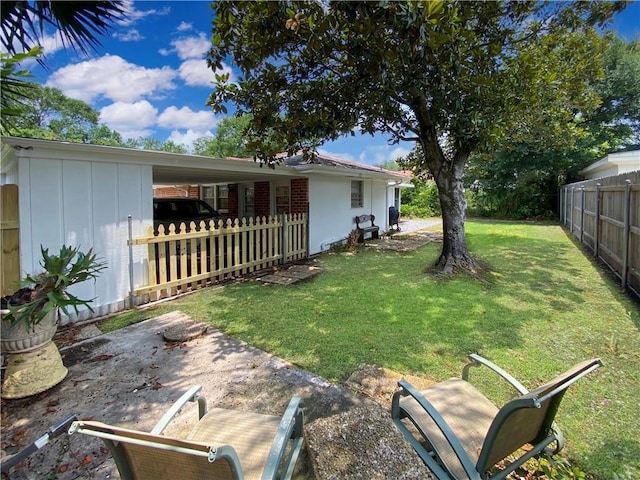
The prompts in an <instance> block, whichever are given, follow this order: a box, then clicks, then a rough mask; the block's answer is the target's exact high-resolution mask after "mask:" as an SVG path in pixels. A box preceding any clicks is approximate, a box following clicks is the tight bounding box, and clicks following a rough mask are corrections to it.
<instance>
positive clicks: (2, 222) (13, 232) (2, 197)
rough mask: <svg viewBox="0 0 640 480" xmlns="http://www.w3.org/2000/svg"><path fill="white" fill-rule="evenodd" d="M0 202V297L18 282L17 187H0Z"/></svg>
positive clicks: (9, 291)
mask: <svg viewBox="0 0 640 480" xmlns="http://www.w3.org/2000/svg"><path fill="white" fill-rule="evenodd" d="M0 201H2V205H1V206H0V207H1V208H0V246H1V247H2V256H1V257H0V263H1V265H2V267H1V268H0V296H5V295H10V294H12V293H13V292H14V291H15V282H17V281H19V280H20V217H19V208H18V186H17V185H2V186H0Z"/></svg>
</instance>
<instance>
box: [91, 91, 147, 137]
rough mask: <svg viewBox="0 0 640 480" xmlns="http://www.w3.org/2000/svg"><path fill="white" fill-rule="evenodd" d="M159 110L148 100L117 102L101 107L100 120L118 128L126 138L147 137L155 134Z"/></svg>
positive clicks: (112, 127) (115, 128) (113, 127)
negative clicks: (153, 127) (154, 128)
mask: <svg viewBox="0 0 640 480" xmlns="http://www.w3.org/2000/svg"><path fill="white" fill-rule="evenodd" d="M157 117H158V110H157V109H156V108H155V107H154V106H153V105H151V104H150V103H149V102H147V101H146V100H141V101H139V102H135V103H125V102H115V103H113V104H111V105H108V106H106V107H103V108H102V109H100V122H101V123H106V124H107V125H108V126H109V128H111V129H113V130H117V131H118V132H120V134H121V135H122V136H123V137H125V138H138V137H146V136H150V135H152V134H153V130H152V128H151V127H152V126H153V125H155V123H156V120H157Z"/></svg>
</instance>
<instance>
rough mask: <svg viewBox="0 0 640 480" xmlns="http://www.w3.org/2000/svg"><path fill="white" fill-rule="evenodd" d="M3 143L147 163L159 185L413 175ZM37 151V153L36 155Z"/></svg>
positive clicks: (298, 161)
mask: <svg viewBox="0 0 640 480" xmlns="http://www.w3.org/2000/svg"><path fill="white" fill-rule="evenodd" d="M2 143H3V144H6V145H10V146H11V147H13V149H14V151H15V152H16V156H18V157H31V156H37V157H38V158H51V159H67V160H80V161H96V162H109V163H123V164H138V165H149V166H151V167H152V168H153V183H154V184H158V185H162V184H165V185H173V184H182V185H185V184H192V185H197V184H207V183H230V182H252V181H259V180H265V178H273V177H301V176H308V175H309V174H313V173H319V174H334V175H335V174H337V175H342V176H346V177H355V178H378V179H381V180H382V179H386V180H388V181H395V182H402V181H407V180H408V179H409V177H407V175H406V174H404V173H402V172H394V171H391V170H385V169H383V168H379V167H373V166H371V165H365V164H361V163H356V162H350V161H348V160H343V159H340V158H336V157H331V156H328V155H318V156H316V157H315V158H314V159H313V161H306V160H303V158H302V155H294V156H293V157H288V158H284V159H283V162H282V164H279V165H276V166H275V168H271V167H268V166H266V165H264V164H262V163H260V162H258V161H254V160H253V159H251V158H249V159H247V158H213V157H206V156H200V155H190V154H181V153H171V152H162V151H156V150H140V149H133V148H125V147H113V146H105V145H88V144H82V143H71V142H61V141H55V140H41V139H32V138H19V137H2ZM34 152H38V154H37V155H34ZM45 152H46V153H45Z"/></svg>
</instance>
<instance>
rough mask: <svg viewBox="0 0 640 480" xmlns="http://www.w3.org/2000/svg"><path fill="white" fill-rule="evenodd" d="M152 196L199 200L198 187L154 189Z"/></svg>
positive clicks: (183, 186) (182, 186) (185, 186)
mask: <svg viewBox="0 0 640 480" xmlns="http://www.w3.org/2000/svg"><path fill="white" fill-rule="evenodd" d="M153 196H154V197H157V198H166V197H190V198H200V187H199V186H198V185H178V186H175V187H155V188H154V189H153Z"/></svg>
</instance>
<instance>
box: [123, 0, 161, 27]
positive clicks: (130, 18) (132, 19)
mask: <svg viewBox="0 0 640 480" xmlns="http://www.w3.org/2000/svg"><path fill="white" fill-rule="evenodd" d="M120 6H121V7H122V8H123V10H124V15H123V18H121V19H120V20H118V22H117V23H118V24H119V25H123V26H130V25H133V24H135V23H136V22H137V21H138V20H140V19H142V18H145V17H149V16H152V15H158V16H164V15H168V14H169V12H171V8H170V7H165V8H163V9H161V10H156V9H155V8H152V9H149V10H138V9H136V7H135V6H134V5H133V1H131V0H127V1H125V2H123V3H122V5H120Z"/></svg>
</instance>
